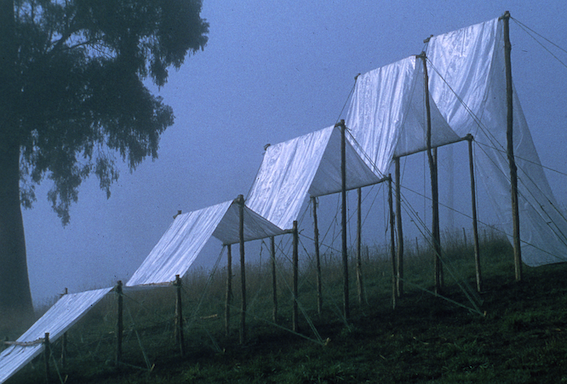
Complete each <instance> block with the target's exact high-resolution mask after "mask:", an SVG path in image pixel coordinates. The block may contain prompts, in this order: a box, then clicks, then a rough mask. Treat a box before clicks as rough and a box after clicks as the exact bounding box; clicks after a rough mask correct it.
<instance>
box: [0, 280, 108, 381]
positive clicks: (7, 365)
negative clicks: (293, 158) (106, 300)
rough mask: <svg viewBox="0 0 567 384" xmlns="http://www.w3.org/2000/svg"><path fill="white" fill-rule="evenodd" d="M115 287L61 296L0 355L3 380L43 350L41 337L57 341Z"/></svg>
mask: <svg viewBox="0 0 567 384" xmlns="http://www.w3.org/2000/svg"><path fill="white" fill-rule="evenodd" d="M111 289H112V288H104V289H98V290H94V291H86V292H81V293H73V294H67V295H64V296H63V297H61V299H59V301H57V303H55V305H54V306H53V307H51V308H50V309H49V310H48V311H47V312H46V313H45V314H44V315H43V316H42V317H41V318H40V319H39V320H38V321H36V322H35V324H34V325H32V326H31V328H30V329H28V330H27V331H26V333H24V334H23V335H22V336H20V337H19V338H18V340H16V343H17V344H14V345H11V346H10V347H8V348H7V349H5V350H4V351H2V353H1V354H0V383H3V382H5V381H6V380H8V378H10V377H11V376H12V375H13V374H14V373H16V372H17V371H18V370H20V369H21V368H22V367H23V366H24V365H26V364H27V363H28V362H30V361H31V360H32V359H33V358H34V357H36V356H38V355H39V354H40V353H41V352H42V351H43V349H44V344H43V343H42V342H41V340H42V339H43V338H44V337H45V333H46V332H48V333H49V340H50V341H55V340H57V339H58V338H59V337H60V336H61V335H63V333H65V332H66V331H67V330H68V329H69V328H71V327H72V326H73V324H75V323H76V322H77V321H78V320H79V319H80V318H81V317H82V316H83V315H84V314H85V313H86V312H87V311H88V310H89V309H91V308H92V307H93V306H94V305H95V304H96V303H98V302H99V301H100V299H102V298H103V297H104V295H106V294H107V293H108V292H110V290H111Z"/></svg>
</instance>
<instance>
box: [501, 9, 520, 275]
mask: <svg viewBox="0 0 567 384" xmlns="http://www.w3.org/2000/svg"><path fill="white" fill-rule="evenodd" d="M501 19H502V22H503V24H504V25H503V32H504V63H505V66H506V104H507V107H508V108H507V115H506V142H507V150H506V152H507V155H508V163H509V166H510V185H511V199H512V221H513V238H514V267H515V271H516V281H521V280H522V247H521V242H520V211H519V204H518V168H517V166H516V160H515V158H514V94H513V84H512V60H511V58H510V53H511V51H512V44H510V25H509V24H510V23H509V21H510V12H508V11H506V13H504V15H503V16H502V17H501Z"/></svg>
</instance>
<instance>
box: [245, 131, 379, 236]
mask: <svg viewBox="0 0 567 384" xmlns="http://www.w3.org/2000/svg"><path fill="white" fill-rule="evenodd" d="M340 136H341V132H340V129H339V128H336V127H328V128H325V129H322V130H319V131H316V132H312V133H309V134H307V135H304V136H300V137H297V138H295V139H292V140H289V141H286V142H283V143H279V144H276V145H272V146H270V147H268V149H267V150H266V153H265V154H264V160H263V162H262V165H261V167H260V170H259V171H258V174H257V176H256V179H255V181H254V184H253V185H252V188H251V190H250V193H249V194H248V197H247V199H246V205H247V206H248V207H249V208H250V209H252V210H253V211H255V212H257V213H258V214H259V215H261V216H262V217H264V218H266V219H267V220H269V221H270V222H272V223H274V224H275V225H277V226H278V227H280V228H282V229H290V228H291V227H292V225H293V221H294V220H296V219H297V216H298V214H299V211H300V209H301V206H302V204H303V202H304V201H305V199H306V197H307V195H308V193H309V194H310V195H311V196H322V195H326V194H330V193H336V192H339V191H340V190H341V174H340V169H341V152H340ZM347 136H348V135H347ZM345 152H346V153H345V154H346V167H347V189H353V188H358V187H362V186H365V185H371V184H375V183H378V182H379V181H380V180H381V178H382V177H380V176H377V174H375V173H374V172H372V171H371V169H370V168H369V167H368V166H367V165H366V163H365V162H364V161H363V160H362V156H363V155H361V154H360V153H359V152H358V150H357V149H355V147H354V146H353V145H352V144H351V143H350V142H348V141H347V143H346V151H345Z"/></svg>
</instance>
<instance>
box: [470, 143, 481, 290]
mask: <svg viewBox="0 0 567 384" xmlns="http://www.w3.org/2000/svg"><path fill="white" fill-rule="evenodd" d="M467 141H468V146H469V171H470V178H471V206H472V219H473V243H474V265H475V269H476V289H477V291H478V292H481V291H482V275H481V270H480V244H479V240H478V222H477V213H476V187H475V180H474V159H473V147H472V141H473V137H472V135H470V134H469V135H467Z"/></svg>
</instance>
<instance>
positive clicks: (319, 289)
mask: <svg viewBox="0 0 567 384" xmlns="http://www.w3.org/2000/svg"><path fill="white" fill-rule="evenodd" d="M311 204H312V205H313V239H314V243H315V264H316V268H317V313H318V314H321V312H322V311H323V288H322V279H321V254H320V250H319V224H318V222H317V221H318V220H317V198H315V197H311Z"/></svg>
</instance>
